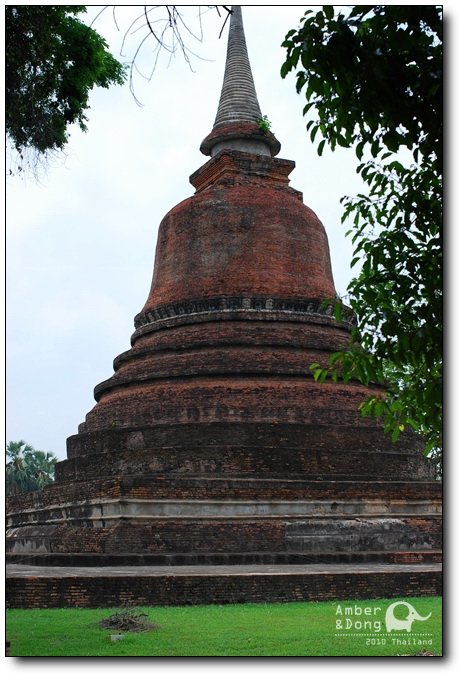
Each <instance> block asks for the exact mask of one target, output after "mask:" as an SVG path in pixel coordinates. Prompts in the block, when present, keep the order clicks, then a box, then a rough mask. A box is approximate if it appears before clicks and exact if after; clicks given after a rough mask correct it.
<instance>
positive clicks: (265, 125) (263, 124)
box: [257, 115, 271, 133]
mask: <svg viewBox="0 0 459 673" xmlns="http://www.w3.org/2000/svg"><path fill="white" fill-rule="evenodd" d="M257 125H258V128H259V129H260V131H261V132H262V133H268V131H269V130H270V129H271V122H270V121H269V119H268V117H267V116H266V115H263V117H260V119H257Z"/></svg>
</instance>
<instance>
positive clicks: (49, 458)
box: [5, 440, 57, 495]
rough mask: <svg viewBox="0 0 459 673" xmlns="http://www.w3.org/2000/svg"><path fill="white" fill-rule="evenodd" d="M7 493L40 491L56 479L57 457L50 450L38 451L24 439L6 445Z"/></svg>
mask: <svg viewBox="0 0 459 673" xmlns="http://www.w3.org/2000/svg"><path fill="white" fill-rule="evenodd" d="M6 456H7V463H6V470H5V476H6V479H5V481H6V494H7V495H14V494H15V493H20V492H23V491H39V490H41V489H42V488H44V487H45V486H46V485H47V484H50V483H51V482H52V481H54V466H55V464H56V462H57V458H56V457H55V456H54V455H53V454H52V453H50V452H49V451H48V452H47V453H45V452H44V451H36V450H35V449H34V448H33V447H32V446H30V444H26V443H25V442H24V441H23V440H20V441H19V442H9V443H8V444H7V445H6Z"/></svg>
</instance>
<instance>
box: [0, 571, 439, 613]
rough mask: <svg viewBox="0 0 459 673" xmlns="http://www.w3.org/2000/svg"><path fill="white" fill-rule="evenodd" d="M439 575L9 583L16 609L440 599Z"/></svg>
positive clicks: (83, 579) (29, 580)
mask: <svg viewBox="0 0 459 673" xmlns="http://www.w3.org/2000/svg"><path fill="white" fill-rule="evenodd" d="M441 592H442V580H441V574H440V573H439V572H429V571H425V572H421V571H418V572H416V571H414V572H411V573H407V572H396V571H392V572H386V573H384V572H379V573H369V572H358V571H353V572H349V573H340V574H336V573H321V574H311V575H304V574H294V573H292V574H290V573H288V574H283V575H278V574H274V575H270V574H266V575H261V574H257V575H223V576H221V575H214V576H212V575H201V576H200V575H190V576H188V577H184V576H177V575H175V576H174V575H173V574H170V575H163V576H159V577H158V576H156V577H155V576H152V577H148V576H147V577H145V576H139V577H135V576H132V575H129V576H122V575H121V576H119V575H117V576H116V577H113V576H112V577H110V576H105V577H104V576H95V577H92V578H91V577H90V578H88V577H38V578H34V577H29V578H10V579H9V580H8V583H7V597H6V604H7V606H8V607H15V608H44V607H48V608H56V607H82V608H83V607H86V608H88V607H119V606H141V605H202V604H224V603H246V602H261V603H265V602H273V601H276V602H283V601H309V600H313V601H325V600H335V599H338V600H346V599H360V600H361V599H365V598H392V597H393V598H396V597H399V596H400V595H401V594H402V595H403V596H405V597H410V596H436V595H439V594H441Z"/></svg>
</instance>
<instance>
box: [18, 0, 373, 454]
mask: <svg viewBox="0 0 459 673" xmlns="http://www.w3.org/2000/svg"><path fill="white" fill-rule="evenodd" d="M304 9H305V6H295V7H292V6H282V7H280V6H250V7H244V8H243V19H244V26H245V33H246V39H247V46H248V51H249V58H250V61H251V65H252V72H253V76H254V80H255V85H256V89H257V93H258V98H259V102H260V106H261V109H262V113H263V114H266V115H267V116H268V117H269V119H270V120H271V122H272V130H273V132H274V133H275V134H276V136H277V138H278V140H279V141H280V142H281V144H282V149H281V152H280V154H279V157H281V158H285V159H291V160H294V161H295V162H296V169H295V170H294V171H293V173H292V175H291V185H292V187H294V188H295V189H298V190H300V191H302V192H303V195H304V202H305V203H306V204H307V205H308V206H310V207H311V208H312V209H313V210H314V211H315V212H316V213H317V215H318V216H319V218H320V219H321V220H322V222H323V223H324V226H325V228H326V231H327V233H328V237H329V243H330V248H331V256H332V265H333V272H334V279H335V285H336V289H337V291H338V292H339V293H340V294H345V292H346V287H347V284H348V282H349V280H350V279H351V271H350V268H349V265H350V260H351V247H350V243H349V242H348V239H346V238H345V230H346V227H345V226H343V225H342V224H341V223H340V217H341V211H342V208H341V206H340V203H339V200H340V198H341V197H342V196H344V195H352V194H356V193H357V192H358V191H359V189H361V183H360V179H359V178H358V176H356V174H355V166H356V161H355V159H354V156H353V151H352V150H339V151H336V152H335V153H331V152H330V151H329V150H325V152H324V155H323V157H322V158H319V157H318V156H317V153H316V150H315V149H314V148H313V146H312V145H311V143H310V141H309V137H308V134H307V132H306V130H305V124H306V122H305V120H304V118H303V116H302V108H303V105H304V104H305V99H304V95H301V96H298V95H297V94H296V91H295V78H294V76H293V75H290V76H289V77H287V79H286V80H282V79H281V77H280V75H279V70H280V67H281V65H282V63H283V60H284V54H285V50H284V49H282V48H281V47H280V44H281V42H282V41H283V38H284V36H285V34H286V33H287V31H288V30H289V29H290V28H293V27H295V26H296V25H297V24H298V23H299V20H300V18H301V16H302V15H303V11H304ZM128 11H129V9H125V10H123V9H119V10H118V13H117V21H118V24H119V27H120V29H121V30H120V32H117V30H116V27H115V24H114V21H113V17H112V15H111V13H110V11H106V12H105V14H104V15H102V16H101V17H100V18H99V19H98V20H97V22H96V24H95V26H94V27H95V28H96V30H98V31H99V32H101V33H102V34H103V35H104V36H105V37H106V39H107V40H108V41H109V44H110V47H111V50H112V53H113V54H114V55H115V56H116V57H117V58H119V59H120V60H123V59H122V58H121V57H120V46H121V41H122V36H123V32H124V30H125V29H126V28H127V27H128V25H129V18H128ZM137 11H138V12H139V11H141V8H138V9H137ZM184 11H186V16H189V17H190V19H189V21H190V24H191V25H197V23H196V21H195V19H194V18H193V17H194V16H195V15H196V12H197V9H196V7H187V8H184ZM221 23H222V19H219V18H218V16H217V14H216V13H215V12H211V13H209V14H207V15H206V16H205V20H204V41H203V43H202V44H198V43H194V44H193V42H192V39H191V38H190V39H189V40H188V43H189V45H190V48H192V49H193V50H194V51H196V52H197V53H198V54H200V55H202V56H203V57H204V58H205V59H208V60H199V59H193V68H194V71H195V72H191V71H190V69H189V67H188V66H187V65H186V64H185V63H184V62H183V60H182V59H181V57H179V56H177V58H175V59H174V60H173V61H172V63H171V64H170V65H168V63H167V57H166V55H163V57H162V58H161V59H160V62H159V64H158V67H157V69H156V72H155V74H154V76H153V78H152V80H151V82H150V83H147V82H143V81H142V80H141V79H140V78H137V79H136V93H137V96H138V98H140V100H141V101H142V103H143V107H138V106H137V105H136V103H135V101H134V99H133V97H132V95H131V93H130V92H129V89H128V86H127V85H125V86H124V87H112V88H110V89H108V90H106V89H103V90H102V89H101V90H95V91H93V92H92V95H91V99H90V104H91V110H90V111H89V114H88V117H89V121H88V132H87V133H81V132H80V131H79V130H78V129H75V130H73V131H72V134H71V140H70V142H69V144H68V147H67V150H66V157H61V158H58V159H57V160H56V161H54V163H52V164H51V166H50V167H49V169H48V171H47V173H46V174H43V175H42V176H41V178H40V181H39V182H36V181H35V180H34V178H33V177H29V178H27V179H26V180H23V179H20V178H17V177H15V178H9V179H8V180H7V185H6V186H7V257H6V259H7V314H6V315H7V431H6V439H7V441H10V440H19V439H23V440H24V441H26V442H27V443H29V444H32V446H34V448H36V449H40V450H43V451H52V452H53V453H54V454H55V455H57V456H58V457H59V458H60V459H62V458H65V456H66V438H67V437H68V436H69V435H72V434H75V433H76V432H77V429H78V424H79V423H80V422H82V421H83V420H84V417H85V414H86V413H87V412H88V411H89V410H90V409H91V408H92V407H93V406H94V404H95V402H94V398H93V394H92V391H93V389H94V386H95V385H96V384H98V383H100V382H101V381H103V380H105V379H107V378H109V377H110V376H111V375H112V373H113V368H112V362H113V359H114V358H115V357H116V356H117V355H118V354H119V353H121V352H123V351H126V350H128V349H129V347H130V341H129V340H130V336H131V334H132V332H133V331H134V326H133V319H134V316H135V315H136V314H137V313H138V312H139V310H140V309H141V308H142V306H143V304H144V302H145V300H146V297H147V295H148V291H149V288H150V282H151V276H152V271H153V260H154V252H155V245H156V236H157V229H158V226H159V224H160V222H161V219H162V218H163V216H164V215H165V214H166V213H167V212H168V211H169V210H170V209H171V208H172V207H173V206H175V205H176V204H177V203H178V202H180V201H182V200H183V199H184V198H187V197H188V196H190V195H191V194H192V193H193V188H192V187H191V185H190V184H189V181H188V178H189V176H190V175H191V174H192V173H193V172H194V171H195V170H196V169H197V168H199V167H200V166H201V165H202V164H204V163H205V162H206V161H207V157H204V156H203V155H202V154H201V153H200V152H199V145H200V143H201V141H202V139H203V138H204V137H205V136H206V135H207V134H208V133H209V132H210V130H211V129H212V126H213V122H214V118H215V114H216V110H217V105H218V100H219V96H220V89H221V84H222V78H223V71H224V65H225V54H226V41H227V27H226V28H225V31H224V34H223V36H222V38H221V39H220V40H219V39H218V34H219V32H220V27H221ZM137 43H138V34H136V35H133V36H132V37H131V39H130V41H129V44H130V45H132V47H134V46H135V45H136V44H137ZM148 44H150V45H151V46H152V45H153V42H149V43H148ZM148 44H147V46H146V47H145V49H144V51H143V52H142V55H143V58H142V62H143V63H145V66H144V69H145V72H147V71H148V69H149V68H150V66H151V59H152V57H151V53H149V47H148ZM131 55H132V48H131V49H130V50H128V53H127V56H131ZM126 60H128V59H126Z"/></svg>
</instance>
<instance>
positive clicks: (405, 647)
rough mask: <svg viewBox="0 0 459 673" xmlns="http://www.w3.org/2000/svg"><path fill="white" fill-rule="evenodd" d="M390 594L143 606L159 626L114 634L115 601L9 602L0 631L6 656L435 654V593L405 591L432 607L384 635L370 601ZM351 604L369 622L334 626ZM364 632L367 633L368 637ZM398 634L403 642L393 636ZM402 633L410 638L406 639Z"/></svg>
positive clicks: (377, 603)
mask: <svg viewBox="0 0 459 673" xmlns="http://www.w3.org/2000/svg"><path fill="white" fill-rule="evenodd" d="M395 600H403V599H384V600H365V601H339V602H338V601H335V602H328V603H300V602H298V603H281V604H272V603H270V604H245V605H223V606H215V605H212V606H192V607H157V608H142V612H146V613H148V615H149V617H150V619H151V621H153V622H155V623H156V624H157V625H159V627H160V628H159V629H157V630H153V631H148V632H144V633H132V632H131V633H126V635H125V637H124V638H123V639H122V640H119V641H114V642H112V641H110V633H114V632H113V631H112V632H110V631H107V630H105V629H103V628H101V627H100V626H99V625H98V622H99V621H100V620H101V619H103V618H104V617H108V616H110V615H112V614H113V613H115V612H116V609H114V608H99V609H73V608H63V609H43V610H42V609H33V610H32V609H31V610H19V609H10V610H7V622H6V626H7V629H6V631H7V638H8V640H10V642H11V656H13V657H34V656H46V657H51V656H53V657H62V656H67V657H75V656H81V657H96V656H97V657H106V656H109V657H121V656H131V657H132V656H140V657H142V656H143V657H146V656H179V657H198V656H222V657H223V656H244V657H245V656H253V657H256V656H292V657H293V656H340V657H343V656H394V655H411V656H413V655H415V654H417V653H419V652H421V651H422V650H427V651H429V652H432V653H434V654H435V655H441V613H442V604H441V598H408V599H407V600H408V602H410V603H411V604H412V605H413V606H414V607H415V608H416V610H417V611H418V612H419V613H420V614H421V615H423V616H426V615H428V613H429V612H431V613H432V616H431V617H430V618H429V619H428V620H427V621H424V622H421V621H416V622H414V624H413V627H412V632H413V633H412V634H409V633H405V632H392V633H391V634H388V635H384V634H385V633H386V628H385V624H384V618H382V623H381V629H380V630H379V631H377V630H376V631H375V629H377V628H378V627H377V626H375V624H377V622H378V621H379V619H380V617H376V616H375V615H376V614H377V613H376V612H374V609H375V608H378V607H380V608H381V609H380V610H379V613H378V614H379V615H384V613H385V610H386V607H387V606H388V605H389V604H390V603H393V602H394V601H395ZM355 605H358V606H360V607H362V608H367V609H369V610H370V612H371V615H372V616H371V617H365V618H364V619H366V620H371V624H372V628H371V629H368V628H367V629H364V630H362V629H360V627H359V626H358V624H357V623H356V621H357V622H358V620H360V619H362V618H361V617H357V616H352V617H351V618H350V619H351V621H352V628H351V629H346V628H345V627H346V622H345V621H342V622H341V624H342V626H343V628H341V629H338V628H337V626H336V620H337V619H344V620H345V619H346V617H344V618H343V617H342V616H341V615H340V614H338V615H337V610H338V612H339V610H342V611H344V608H346V607H348V608H349V607H354V606H355ZM338 606H340V607H339V608H338ZM402 609H403V608H401V607H399V608H398V610H402ZM367 614H368V613H367ZM395 614H396V616H398V617H400V618H404V617H405V615H404V614H403V615H402V614H399V613H397V612H396V613H395ZM348 618H349V617H348ZM347 626H349V623H347ZM363 633H372V636H371V638H372V639H373V640H371V639H370V640H369V638H368V637H367V636H364V635H362V634H363ZM337 634H341V635H337ZM343 634H345V635H343ZM351 634H353V635H351ZM427 634H432V635H431V636H430V635H427ZM397 639H398V640H401V641H406V644H403V643H401V644H397V643H395V644H394V643H393V640H395V641H397ZM408 639H410V640H412V641H415V642H412V643H411V644H408ZM418 639H421V640H426V641H430V640H432V644H430V643H428V644H419V643H418V642H417V641H418ZM378 641H379V643H378ZM382 641H384V642H382Z"/></svg>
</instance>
